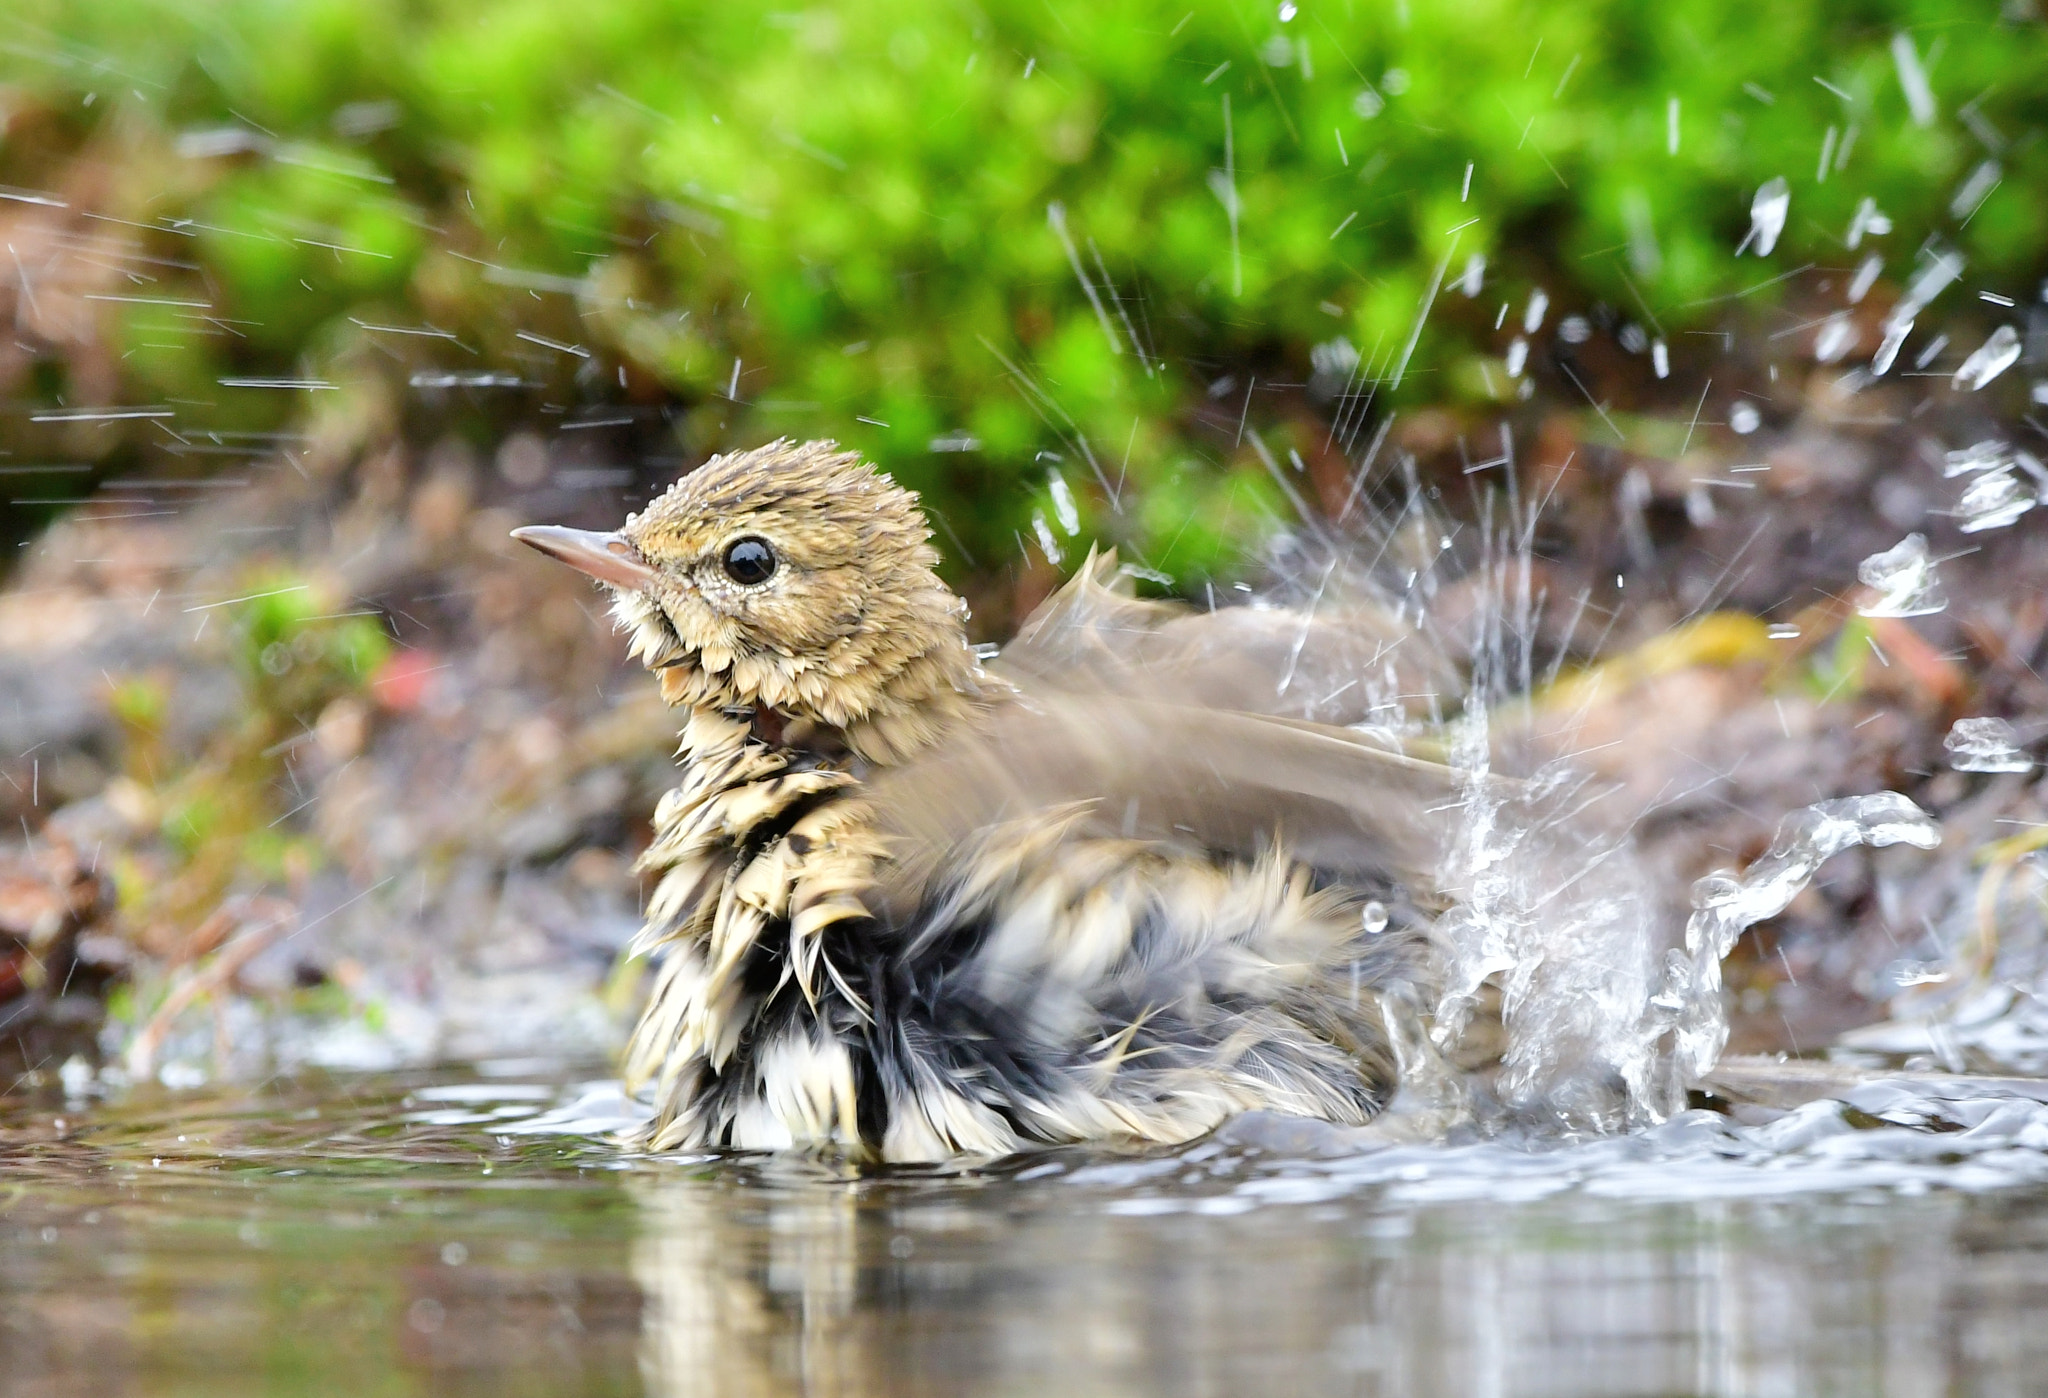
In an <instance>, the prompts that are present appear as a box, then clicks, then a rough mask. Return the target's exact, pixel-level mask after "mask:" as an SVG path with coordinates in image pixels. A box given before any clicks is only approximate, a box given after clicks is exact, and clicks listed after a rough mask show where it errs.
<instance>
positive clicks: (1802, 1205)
mask: <svg viewBox="0 0 2048 1398" xmlns="http://www.w3.org/2000/svg"><path fill="white" fill-rule="evenodd" d="M499 1067H500V1069H501V1070H512V1071H514V1072H516V1073H517V1074H518V1075H517V1076H504V1075H502V1073H501V1075H500V1076H495V1077H493V1076H479V1075H478V1074H477V1073H474V1072H468V1071H464V1072H451V1073H440V1074H413V1075H385V1076H378V1077H357V1078H334V1079H325V1080H319V1081H301V1082H297V1083H280V1084H273V1085H271V1086H269V1087H268V1088H265V1089H262V1090H256V1091H251V1090H217V1091H208V1092H204V1093H197V1092H195V1093H183V1094H170V1093H162V1092H158V1093H154V1094H152V1095H144V1096H136V1097H132V1098H130V1099H129V1100H127V1101H125V1102H120V1103H115V1104H110V1105H102V1106H98V1107H93V1108H87V1109H84V1110H80V1109H79V1108H78V1107H77V1106H76V1104H74V1105H73V1106H72V1107H70V1108H68V1109H67V1108H61V1107H57V1106H55V1105H51V1104H45V1105H41V1106H36V1105H32V1104H28V1103H21V1102H16V1103H14V1104H12V1105H9V1106H7V1107H5V1108H4V1109H0V1159H4V1172H0V1351H4V1354H5V1356H6V1358H5V1365H4V1370H5V1374H4V1380H0V1388H4V1390H5V1391H6V1392H8V1393H18V1394H45V1393H47V1394H56V1393H63V1394H81V1393H83V1394H91V1393H114V1392H149V1393H152V1394H185V1393H191V1394H201V1393H204V1394H209V1395H217V1394H242V1393H313V1392H321V1393H326V1392H335V1393H348V1394H351V1395H363V1396H365V1398H367V1395H373V1394H385V1393H394V1394H395V1393H415V1392H418V1393H425V1392H433V1393H468V1392H477V1393H485V1392H488V1393H491V1394H493V1395H507V1394H524V1393H547V1394H559V1393H584V1392H587V1393H629V1392H641V1391H646V1392H653V1393H661V1394H705V1395H710V1394H718V1395H753V1394H772V1393H784V1392H788V1393H818V1394H866V1393H876V1394H881V1393H888V1394H892V1395H895V1394H909V1395H916V1394H1020V1395H1021V1394H1041V1393H1048V1392H1054V1393H1059V1394H1061V1395H1063V1398H1081V1396H1082V1395H1093V1394H1149V1393H1162V1394H1164V1393H1173V1394H1207V1393H1216V1394H1249V1393H1259V1394H1295V1393H1299V1394H1324V1393H1333V1394H1375V1395H1377V1394H1389V1395H1391V1394H1457V1395H1468V1394H1471V1395H1479V1394H1498V1395H1551V1394H1554V1395H1573V1396H1574V1398H1578V1396H1579V1395H1603V1394H1614V1395H1643V1394H1787V1395H1802V1398H1803V1395H1814V1394H1837V1393H1839V1394H1855V1395H1868V1394H1897V1395H1918V1394H1930V1395H1932V1394H1944V1395H1946V1394H2021V1393H2036V1392H2040V1391H2042V1388H2043V1385H2044V1383H2048V1380H2044V1378H2043V1375H2048V1327H2044V1326H2043V1325H2042V1324H2041V1323H2040V1320H2039V1317H2040V1315H2041V1314H2042V1313H2043V1308H2044V1306H2048V1185H2043V1184H2040V1183H2029V1181H2030V1180H2039V1179H2043V1178H2048V1168H2043V1167H2044V1165H2048V1153H2044V1150H2043V1147H2048V1136H2043V1137H2042V1139H2041V1140H2038V1141H2037V1140H2035V1139H2034V1137H2035V1136H2037V1135H2042V1133H2043V1132H2044V1131H2048V1127H2044V1125H2043V1122H2042V1120H2041V1118H2042V1109H2041V1108H2039V1107H2038V1106H2037V1105H2036V1104H2033V1103H2031V1102H2027V1101H2025V1100H2023V1099H2013V1098H2005V1099H1996V1100H1991V1101H1990V1104H1989V1105H1988V1106H1987V1105H1986V1104H1985V1102H1983V1101H1967V1102H1956V1101H1953V1100H1951V1101H1948V1102H1946V1103H1943V1102H1942V1101H1940V1100H1937V1099H1930V1098H1927V1097H1924V1096H1923V1097H1913V1096H1912V1095H1911V1094H1908V1093H1905V1092H1903V1091H1902V1090H1900V1089H1897V1088H1873V1089H1869V1090H1868V1092H1867V1093H1866V1095H1865V1097H1863V1098H1860V1099H1858V1100H1862V1101H1863V1102H1864V1106H1863V1107H1859V1108H1855V1109H1853V1110H1849V1111H1846V1112H1845V1111H1843V1110H1842V1109H1840V1108H1838V1107H1836V1106H1835V1105H1834V1104H1832V1103H1818V1104H1814V1105H1813V1106H1811V1107H1808V1108H1802V1109H1801V1110H1800V1111H1798V1112H1794V1113H1792V1114H1790V1115H1787V1116H1780V1117H1776V1118H1775V1119H1774V1120H1773V1121H1771V1122H1770V1123H1769V1124H1767V1125H1762V1126H1759V1127H1756V1128H1754V1129H1752V1128H1738V1127H1733V1126H1731V1125H1729V1124H1727V1123H1724V1122H1722V1121H1721V1120H1720V1119H1719V1118H1709V1117H1708V1116H1707V1115H1706V1114H1704V1113H1695V1114H1689V1115H1688V1116H1687V1117H1685V1118H1682V1119H1681V1120H1680V1121H1678V1122H1676V1123H1674V1124H1673V1125H1672V1126H1670V1127H1667V1128H1663V1129H1662V1130H1661V1131H1659V1132H1653V1133H1646V1134H1642V1135H1638V1136H1635V1137H1629V1138H1624V1139H1621V1140H1609V1141H1600V1142H1591V1143H1583V1144H1578V1145H1568V1144H1567V1145H1559V1144H1556V1143H1552V1144H1550V1145H1547V1146H1544V1147H1542V1148H1540V1149H1539V1148H1534V1147H1529V1146H1513V1145H1506V1144H1501V1143H1497V1142H1496V1143H1487V1144H1470V1145H1465V1146H1460V1147H1449V1148H1446V1147H1437V1146H1418V1145H1407V1146H1400V1145H1395V1146H1381V1147H1379V1148H1376V1149H1372V1150H1365V1151H1362V1150H1361V1149H1360V1148H1359V1146H1358V1144H1357V1143H1356V1142H1355V1141H1354V1142H1350V1143H1347V1142H1345V1141H1343V1140H1340V1139H1339V1138H1337V1137H1334V1136H1332V1135H1330V1134H1328V1133H1322V1132H1319V1131H1318V1130H1315V1129H1313V1128H1312V1129H1309V1130H1306V1131H1300V1130H1291V1129H1289V1128H1287V1127H1285V1126H1284V1124H1276V1123H1270V1122H1268V1123H1258V1122H1254V1123H1251V1124H1249V1125H1248V1126H1246V1127H1244V1128H1243V1129H1240V1130H1237V1131H1234V1132H1232V1133H1231V1134H1230V1136H1229V1138H1228V1139H1225V1140H1220V1141H1210V1142H1205V1143H1203V1144H1200V1145H1197V1146H1194V1147H1191V1148H1188V1149H1186V1150H1182V1151H1179V1152H1175V1153H1172V1154H1167V1155H1151V1156H1143V1157H1116V1156H1109V1155H1090V1154H1084V1153H1061V1154H1053V1155H1047V1156H1042V1157H1037V1158H1034V1159H1028V1160H1023V1161H1019V1162H1013V1163H1011V1164H1008V1165H1006V1166H1004V1167H1002V1168H1001V1169H998V1170H992V1171H985V1172H979V1173H969V1174H965V1175H950V1176H948V1175H941V1174H934V1173H929V1172H925V1173H917V1172H899V1173H895V1174H891V1175H887V1176H881V1177H873V1176H871V1177H866V1178H859V1177H854V1176H852V1175H850V1174H847V1173H845V1172H843V1171H841V1170H839V1169H837V1168H835V1167H831V1166H828V1165H824V1164H820V1163H815V1162H814V1163H802V1162H791V1161H771V1160H760V1159H755V1160H732V1159H715V1158H697V1159H693V1160H682V1161H678V1160H661V1161H652V1160H637V1159H629V1158H624V1157H621V1156H620V1155H619V1154H618V1153H617V1152H616V1151H614V1150H613V1149H612V1148H610V1147H609V1146H607V1145H605V1144H603V1143H602V1142H601V1141H599V1140H593V1139H590V1138H587V1137H580V1136H576V1135H564V1134H560V1132H561V1130H562V1129H563V1128H564V1127H577V1126H580V1127H581V1128H582V1129H585V1130H591V1129H596V1128H597V1127H598V1126H599V1125H600V1124H601V1123H602V1121H603V1120H604V1119H605V1116H606V1113H607V1112H615V1111H616V1107H617V1104H616V1099H615V1097H614V1096H613V1095H612V1094H611V1093H610V1092H609V1089H608V1088H607V1087H606V1086H604V1085H603V1084H597V1085H594V1086H593V1085H583V1086H578V1085H577V1082H576V1079H575V1076H574V1075H573V1074H564V1073H552V1074H549V1073H541V1074H536V1073H535V1071H534V1067H535V1065H530V1064H509V1065H499ZM564 1104H567V1105H566V1106H565V1105H564ZM1869 1108H1875V1109H1876V1113H1875V1114H1873V1113H1872V1112H1871V1111H1870V1110H1868V1109H1869ZM1930 1114H1932V1115H1930ZM1765 1115H1769V1114H1765ZM1897 1122H1910V1123H1913V1125H1898V1124H1891V1123H1897ZM1930 1123H1931V1129H1928V1128H1929V1126H1930ZM521 1131H524V1132H526V1133H527V1134H514V1133H516V1132H521ZM1773 1133H1775V1134H1773ZM1831 1143H1832V1144H1831Z"/></svg>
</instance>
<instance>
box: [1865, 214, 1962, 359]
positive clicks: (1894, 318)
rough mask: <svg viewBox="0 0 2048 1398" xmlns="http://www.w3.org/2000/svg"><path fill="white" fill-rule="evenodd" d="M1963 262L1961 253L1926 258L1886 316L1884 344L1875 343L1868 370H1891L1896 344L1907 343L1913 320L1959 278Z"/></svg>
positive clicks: (1895, 356) (1895, 357) (1897, 348)
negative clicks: (1876, 348)
mask: <svg viewBox="0 0 2048 1398" xmlns="http://www.w3.org/2000/svg"><path fill="white" fill-rule="evenodd" d="M1852 246H1853V245H1852ZM1965 265H1966V264H1965V263H1964V261H1963V255H1962V254H1961V253H1959V252H1953V251H1943V252H1937V253H1935V254H1933V255H1932V256H1930V257H1929V258H1928V259H1927V261H1926V263H1925V264H1924V265H1923V266H1922V267H1921V268H1920V270H1919V271H1918V272H1916V273H1915V274H1914V276H1913V280H1912V281H1911V282H1910V283H1908V284H1907V286H1906V294H1905V295H1904V296H1901V297H1900V298H1899V301H1898V304H1897V305H1895V306H1893V307H1892V309H1891V313H1890V314H1889V315H1887V316H1886V317H1885V322H1884V343H1883V344H1881V345H1880V346H1878V351H1877V354H1876V356H1875V357H1873V358H1872V359H1871V361H1870V372H1871V373H1873V374H1879V375H1882V374H1885V373H1888V372H1890V370H1891V367H1892V364H1893V362H1894V361H1895V360H1896V359H1897V358H1898V354H1899V347H1900V346H1902V345H1904V344H1905V343H1906V336H1908V335H1910V334H1912V333H1913V322H1914V320H1915V319H1917V318H1918V316H1919V314H1920V312H1921V311H1922V310H1924V309H1926V308H1927V306H1928V305H1929V304H1930V303H1931V302H1932V301H1933V300H1934V298H1935V297H1937V296H1939V295H1941V293H1942V292H1944V291H1946V290H1947V289H1948V286H1949V284H1950V283H1951V282H1954V281H1956V280H1958V279H1960V278H1961V277H1962V275H1963V268H1964V266H1965Z"/></svg>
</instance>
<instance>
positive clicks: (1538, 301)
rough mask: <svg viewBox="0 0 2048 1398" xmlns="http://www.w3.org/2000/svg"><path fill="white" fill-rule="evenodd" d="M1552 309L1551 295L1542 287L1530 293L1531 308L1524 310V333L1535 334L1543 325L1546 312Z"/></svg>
mask: <svg viewBox="0 0 2048 1398" xmlns="http://www.w3.org/2000/svg"><path fill="white" fill-rule="evenodd" d="M1549 309H1550V296H1549V293H1547V292H1545V291H1544V290H1543V288H1542V287H1540V286H1539V287H1537V288H1536V289H1535V290H1534V291H1532V292H1530V293H1529V309H1527V310H1526V311H1523V312H1522V333H1523V334H1524V335H1534V334H1535V333H1536V332H1537V331H1538V330H1539V329H1541V328H1542V326H1543V315H1544V312H1546V311H1548V310H1549Z"/></svg>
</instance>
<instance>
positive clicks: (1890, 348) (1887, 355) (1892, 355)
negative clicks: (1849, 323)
mask: <svg viewBox="0 0 2048 1398" xmlns="http://www.w3.org/2000/svg"><path fill="white" fill-rule="evenodd" d="M1912 333H1913V318H1912V317H1911V316H1906V317H1905V318H1904V319H1901V318H1900V317H1898V316H1896V315H1895V316H1893V317H1892V318H1891V319H1889V320H1887V321H1886V322H1885V323H1884V340H1883V342H1882V343H1880V344H1879V345H1878V347H1877V353H1876V354H1874V355H1872V356H1871V357H1870V372H1871V373H1873V374H1880V375H1881V374H1888V373H1890V372H1891V367H1892V364H1893V363H1894V362H1895V361H1896V360H1897V359H1898V357H1899V347H1900V346H1901V345H1903V344H1905V343H1906V337H1907V336H1908V335H1910V334H1912Z"/></svg>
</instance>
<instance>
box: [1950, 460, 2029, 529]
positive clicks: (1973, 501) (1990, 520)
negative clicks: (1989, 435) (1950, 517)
mask: <svg viewBox="0 0 2048 1398" xmlns="http://www.w3.org/2000/svg"><path fill="white" fill-rule="evenodd" d="M2038 503H2039V501H2038V500H2037V499H2036V498H2035V495H2034V492H2033V491H2031V490H2029V489H2028V488H2027V487H2026V486H2025V485H2023V484H2021V482H2020V479H2019V477H2017V476H2015V475H2014V474H2013V473H2012V471H2011V469H2010V468H2008V467H2001V468H1999V469H1998V470H1996V471H1986V472H1985V473H1984V474H1983V475H1981V476H1979V477H1977V479H1975V480H1973V481H1971V482H1970V484H1969V486H1968V488H1966V489H1965V490H1964V491H1963V498H1962V499H1960V500H1958V501H1957V502H1956V517H1957V518H1958V519H1960V520H1961V521H1962V531H1963V532H1964V533H1965V534H1976V533H1980V532H1982V531H1983V530H1986V529H2003V528H2004V527H2005V526H2007V525H2009V524H2011V523H2012V522H2013V521H2015V520H2017V519H2018V518H2019V517H2020V516H2021V515H2023V514H2025V513H2026V512H2027V511H2028V510H2031V509H2033V508H2034V506H2035V505H2036V504H2038Z"/></svg>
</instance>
